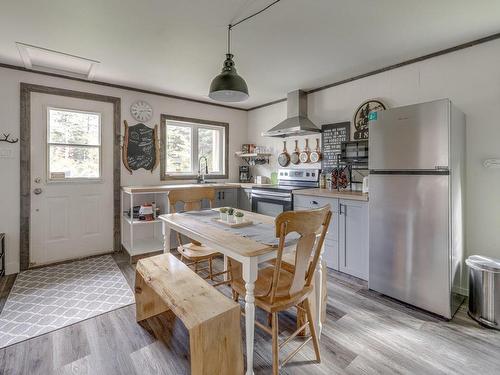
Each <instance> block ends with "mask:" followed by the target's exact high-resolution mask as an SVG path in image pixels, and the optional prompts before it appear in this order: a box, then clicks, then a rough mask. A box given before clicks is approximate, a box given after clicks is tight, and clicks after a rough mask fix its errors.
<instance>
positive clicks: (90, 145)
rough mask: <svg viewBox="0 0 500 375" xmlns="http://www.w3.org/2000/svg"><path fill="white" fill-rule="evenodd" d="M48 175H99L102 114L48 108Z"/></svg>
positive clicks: (59, 177)
mask: <svg viewBox="0 0 500 375" xmlns="http://www.w3.org/2000/svg"><path fill="white" fill-rule="evenodd" d="M47 112H48V113H47V124H48V126H47V165H48V179H49V180H52V181H57V180H71V179H98V178H100V177H101V114H100V113H93V112H81V111H75V110H68V109H58V108H48V110H47Z"/></svg>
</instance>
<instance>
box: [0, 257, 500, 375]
mask: <svg viewBox="0 0 500 375" xmlns="http://www.w3.org/2000/svg"><path fill="white" fill-rule="evenodd" d="M115 259H116V260H117V262H118V264H119V266H120V268H121V269H122V271H123V273H124V274H125V276H126V278H127V280H128V282H129V284H131V285H132V283H133V275H134V270H133V267H131V266H130V265H129V264H128V263H127V261H126V259H124V257H123V256H121V255H116V256H115ZM12 281H13V278H12V277H11V278H9V279H4V280H0V304H1V303H2V296H3V295H4V294H5V290H6V288H10V286H11V284H12ZM2 289H3V290H2ZM328 302H329V304H328V318H327V323H326V325H325V327H324V331H323V335H322V337H321V354H322V359H323V361H322V363H321V364H316V363H312V362H311V359H312V358H314V355H313V350H312V347H309V346H306V348H305V350H303V351H301V353H299V354H298V355H297V356H296V357H295V358H294V359H293V362H292V363H290V364H289V365H288V366H286V367H285V368H284V370H283V371H282V373H283V374H299V375H300V374H329V375H331V374H426V375H427V374H481V375H486V374H500V332H498V331H492V330H489V329H486V328H482V327H480V326H478V325H477V324H476V323H475V322H474V321H472V320H471V319H470V318H469V317H468V316H467V313H466V306H465V305H463V306H462V307H461V309H460V311H459V312H458V313H457V315H456V316H455V318H454V319H453V320H452V321H450V322H446V321H443V320H441V319H439V318H437V317H435V316H432V315H429V314H426V313H424V312H422V311H419V310H416V309H413V308H410V307H408V306H405V305H403V304H400V303H398V302H396V301H394V300H391V299H389V298H386V297H384V296H381V295H379V294H377V293H374V292H371V291H369V290H368V289H367V287H366V283H364V282H362V281H360V280H357V279H355V278H351V277H349V276H346V275H343V274H340V273H338V272H332V271H330V272H329V275H328ZM134 314H135V311H134V306H128V307H125V308H121V309H118V310H115V311H112V312H110V313H107V314H104V315H101V316H98V317H95V318H92V319H89V320H87V321H84V322H81V323H78V324H75V325H73V326H70V327H66V328H63V329H60V330H58V331H55V332H52V333H48V334H45V335H43V336H40V337H37V338H33V339H30V340H28V341H25V342H22V343H19V344H16V345H13V346H10V347H7V348H5V349H2V350H0V374H5V375H7V374H16V375H17V374H30V375H31V374H45V375H47V374H89V375H90V374H92V375H99V374H105V375H114V374H127V375H129V374H141V375H146V374H169V375H174V374H175V375H181V374H188V373H189V360H188V356H189V348H188V338H187V336H186V330H185V328H184V327H183V326H182V323H180V322H179V321H178V320H175V319H174V318H173V316H171V315H170V314H165V315H162V316H160V317H157V318H153V319H149V320H148V321H147V322H146V323H145V324H143V325H142V326H140V325H138V324H137V323H136V322H135V315H134ZM294 317H295V316H294V313H293V312H291V313H289V314H283V315H280V332H282V333H284V334H287V333H289V332H290V331H291V329H292V328H293V327H294ZM259 318H260V319H261V320H262V321H265V316H264V315H262V314H260V315H259ZM242 327H243V326H242ZM242 332H243V333H244V332H245V330H244V328H243V329H242ZM290 349H293V346H292V347H290ZM255 363H256V369H255V370H256V371H255V373H256V374H269V373H271V340H270V337H269V336H268V335H267V334H265V333H264V332H262V331H261V330H258V329H257V331H256V349H255Z"/></svg>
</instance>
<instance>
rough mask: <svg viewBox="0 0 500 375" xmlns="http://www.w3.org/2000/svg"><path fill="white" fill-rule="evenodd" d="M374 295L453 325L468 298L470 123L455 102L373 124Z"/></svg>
mask: <svg viewBox="0 0 500 375" xmlns="http://www.w3.org/2000/svg"><path fill="white" fill-rule="evenodd" d="M369 129H370V133H369V134H370V136H369V169H370V177H369V179H370V206H369V223H370V240H369V241H370V263H369V288H370V289H373V290H375V291H378V292H380V293H382V294H385V295H387V296H390V297H393V298H395V299H398V300H401V301H403V302H406V303H408V304H411V305H414V306H417V307H419V308H422V309H424V310H427V311H430V312H432V313H435V314H438V315H441V316H443V317H445V318H448V319H451V318H452V316H453V314H454V313H455V312H456V310H457V309H458V307H459V306H460V303H461V302H462V298H461V297H460V296H459V295H458V294H457V291H458V290H459V289H458V288H459V287H460V279H461V272H462V267H463V251H464V216H463V208H464V195H465V194H464V186H465V115H464V114H463V113H462V112H460V111H459V110H458V109H457V108H456V107H455V106H454V105H453V104H452V103H451V102H450V100H448V99H443V100H436V101H433V102H428V103H423V104H416V105H410V106H404V107H398V108H393V109H389V110H385V111H381V112H378V113H377V114H376V116H372V119H371V121H370V123H369Z"/></svg>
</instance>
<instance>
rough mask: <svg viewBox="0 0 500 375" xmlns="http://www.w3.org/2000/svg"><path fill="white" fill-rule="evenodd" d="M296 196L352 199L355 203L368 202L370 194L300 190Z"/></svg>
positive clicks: (295, 192)
mask: <svg viewBox="0 0 500 375" xmlns="http://www.w3.org/2000/svg"><path fill="white" fill-rule="evenodd" d="M293 194H294V195H308V196H313V197H325V198H339V199H351V200H354V201H363V202H368V194H363V193H362V192H360V191H337V190H329V189H300V190H294V191H293Z"/></svg>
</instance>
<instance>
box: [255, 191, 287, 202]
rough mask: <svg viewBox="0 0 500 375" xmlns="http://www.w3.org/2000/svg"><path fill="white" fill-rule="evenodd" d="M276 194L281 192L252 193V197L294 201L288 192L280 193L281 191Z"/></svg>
mask: <svg viewBox="0 0 500 375" xmlns="http://www.w3.org/2000/svg"><path fill="white" fill-rule="evenodd" d="M276 194H279V195H275V194H268V193H266V194H258V193H252V198H264V199H274V200H276V201H280V202H291V201H292V198H291V197H290V195H288V194H280V193H276Z"/></svg>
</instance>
